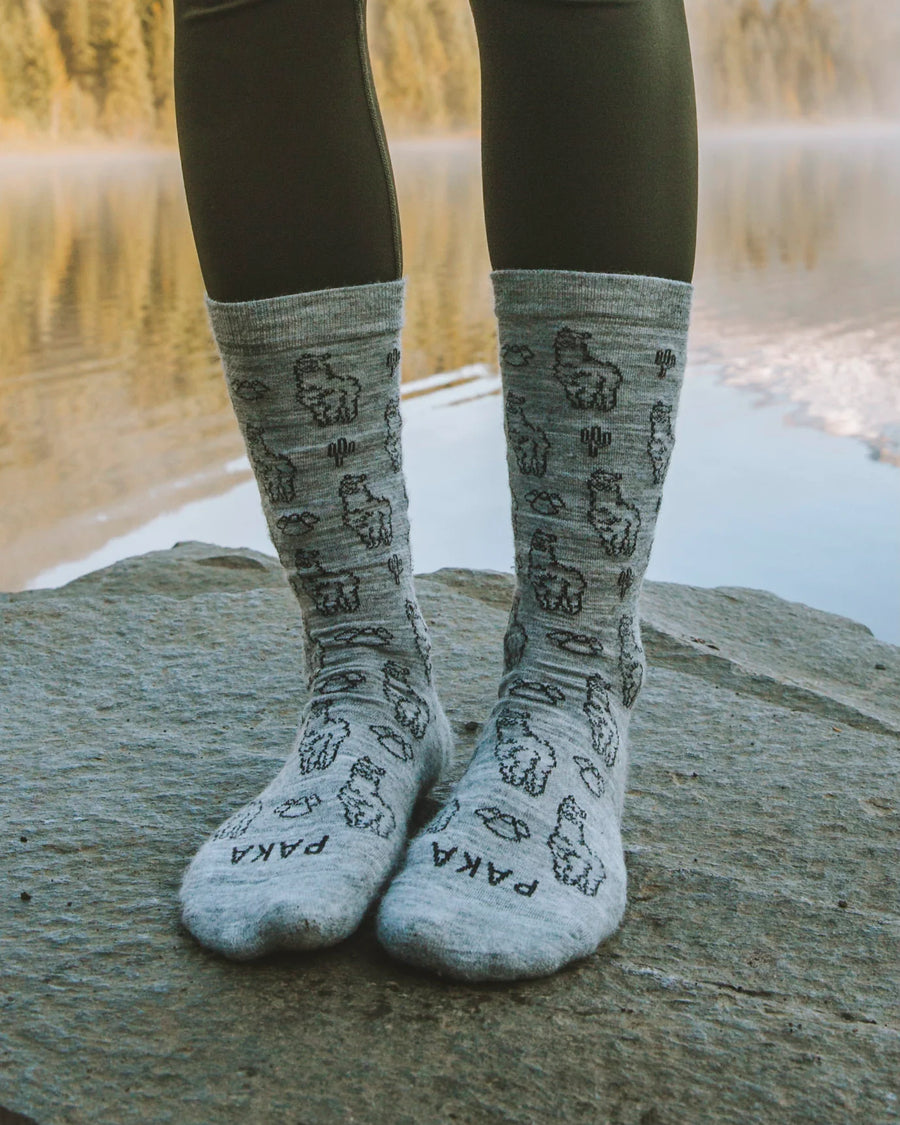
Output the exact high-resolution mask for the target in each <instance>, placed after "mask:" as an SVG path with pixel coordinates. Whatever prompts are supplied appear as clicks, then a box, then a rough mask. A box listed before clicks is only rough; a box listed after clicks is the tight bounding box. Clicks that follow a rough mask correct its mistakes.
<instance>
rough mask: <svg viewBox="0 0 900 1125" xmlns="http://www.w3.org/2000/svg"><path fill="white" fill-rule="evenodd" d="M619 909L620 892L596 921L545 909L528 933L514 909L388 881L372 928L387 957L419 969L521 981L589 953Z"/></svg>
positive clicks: (465, 977) (616, 921)
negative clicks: (500, 909)
mask: <svg viewBox="0 0 900 1125" xmlns="http://www.w3.org/2000/svg"><path fill="white" fill-rule="evenodd" d="M624 908H625V900H624V893H623V894H622V896H621V905H619V904H618V903H611V904H610V910H609V911H606V912H604V917H603V920H602V924H601V925H599V926H598V925H592V926H587V925H584V924H583V923H581V922H578V921H575V920H574V919H571V918H566V917H565V915H564V914H561V915H560V916H559V917H558V918H552V917H546V916H545V917H542V918H541V919H540V923H539V925H537V926H535V927H534V930H533V935H529V934H528V928H529V927H528V926H527V924H525V923H523V921H522V920H521V919H517V918H516V917H515V915H514V914H510V913H507V912H497V911H495V910H493V909H482V908H481V904H479V903H478V902H477V901H474V900H472V899H468V898H459V899H457V898H454V897H452V896H450V895H442V896H441V897H440V899H436V898H434V896H433V894H428V893H427V892H424V889H423V888H422V887H416V888H415V889H413V888H412V887H411V886H406V887H396V888H395V887H392V888H390V889H389V890H388V892H387V894H386V895H385V896H384V898H383V899H382V902H381V905H380V908H379V911H378V918H377V925H376V935H377V938H378V941H379V942H380V944H381V945H382V946H383V947H384V948H385V949H386V950H387V951H388V952H389V953H390V954H391V955H392V956H394V957H396V958H397V959H398V960H400V961H405V962H406V963H407V964H410V965H415V966H416V967H418V968H423V969H429V970H431V971H433V972H436V973H439V974H442V975H446V976H450V977H455V978H457V979H460V980H466V981H486V980H493V981H502V980H521V979H526V978H530V977H542V976H549V975H551V974H552V973H555V972H557V971H558V970H559V969H561V968H562V967H563V966H564V965H567V964H569V963H570V962H572V961H577V960H579V959H581V958H583V957H587V956H589V955H590V954H591V953H593V952H594V951H595V950H596V948H597V946H598V944H599V943H600V942H601V941H602V940H604V938H606V937H608V936H609V935H610V934H611V933H613V932H614V931H615V930H616V929H617V928H618V925H619V923H620V921H621V919H622V915H623V913H624Z"/></svg>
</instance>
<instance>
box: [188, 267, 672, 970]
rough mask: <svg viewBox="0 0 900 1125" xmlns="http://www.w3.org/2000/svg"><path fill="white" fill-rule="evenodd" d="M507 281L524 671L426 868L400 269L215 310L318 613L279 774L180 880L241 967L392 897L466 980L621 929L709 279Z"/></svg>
mask: <svg viewBox="0 0 900 1125" xmlns="http://www.w3.org/2000/svg"><path fill="white" fill-rule="evenodd" d="M491 279H492V282H493V286H494V295H495V308H496V312H497V318H498V325H499V336H500V365H501V373H502V378H503V390H504V406H505V427H506V438H507V454H508V464H509V473H510V486H511V493H512V504H513V528H514V536H515V546H516V560H515V561H516V577H517V587H516V594H515V597H514V601H513V607H512V611H511V615H510V621H509V627H508V629H507V633H506V638H505V643H504V654H505V671H504V676H503V679H502V681H501V684H500V690H499V698H498V701H497V703H496V705H495V707H494V708H493V710H492V712H491V714H490V716H489V717H488V718H487V721H486V722H485V724H484V727H483V734H482V737H481V740H480V742H479V744H478V746H477V748H476V751H475V754H474V757H473V759H472V762H471V763H470V764H469V767H468V768H467V770H466V773H465V774H464V776H463V777H462V779H461V780H460V781H459V782H458V783H457V785H456V786H455V787H454V790H453V792H452V794H451V795H450V798H449V800H448V801H447V803H446V804H445V805H444V807H443V808H442V809H441V811H440V812H439V813H438V815H437V816H436V817H435V818H434V819H433V820H432V821H431V823H430V824H429V825H427V826H426V827H425V829H424V830H423V831H422V832H421V833H419V835H418V836H417V837H416V838H415V839H414V840H412V842H411V843H410V844H409V847H408V850H407V851H406V852H405V855H404V848H405V847H406V844H407V825H408V821H409V817H410V814H411V811H412V807H413V804H414V802H415V800H416V798H417V796H419V794H420V793H422V792H424V791H425V790H426V789H427V788H428V787H429V786H430V785H431V784H433V782H434V781H435V780H436V778H437V777H438V776H439V774H440V772H441V770H442V769H443V768H444V766H445V764H446V762H447V760H448V755H449V753H450V748H451V735H450V731H449V727H448V724H447V721H446V718H445V717H444V713H443V711H442V709H441V705H440V702H439V701H438V698H437V695H436V693H435V690H434V683H433V679H432V669H431V661H430V646H429V641H428V633H427V628H426V626H425V623H424V621H423V619H422V616H421V613H420V611H419V608H418V604H417V601H416V596H415V590H414V585H413V581H412V567H411V561H410V554H409V529H408V522H407V501H406V491H405V488H404V483H403V475H402V464H401V450H400V415H399V379H400V331H401V328H402V323H403V305H404V295H405V280H403V279H401V280H399V281H395V282H377V283H373V284H371V285H362V286H353V287H348V288H345V289H330V290H321V291H318V292H315V293H300V294H293V295H289V296H285V297H274V298H266V299H262V300H258V301H247V302H235V303H228V302H216V301H213V300H211V299H209V298H207V309H208V313H209V317H210V324H211V327H212V330H213V335H214V338H215V341H216V344H217V347H218V349H219V353H220V356H221V359H222V363H223V367H224V370H225V375H226V379H227V381H228V386H229V390H230V393H231V397H232V402H233V404H234V407H235V412H236V414H237V417H238V421H239V423H240V426H241V430H242V433H243V435H244V438H245V441H246V443H247V449H248V453H249V456H250V459H251V463H252V465H253V468H254V471H255V473H256V477H257V481H258V483H259V486H260V494H261V496H262V499H263V507H264V510H265V513H266V517H267V521H268V526H269V530H270V534H271V536H272V539H273V542H274V544H275V546H276V549H277V551H278V554H279V558H280V560H281V562H282V564H283V566H284V568H285V570H286V572H287V576H288V580H289V581H290V584H291V586H292V588H293V590H294V592H295V594H296V595H297V598H298V600H299V602H300V609H301V615H302V620H303V628H304V635H305V639H304V644H305V651H306V659H307V666H308V673H309V688H310V696H309V702H308V703H307V704H306V707H305V709H304V711H303V714H302V715H301V720H300V724H299V728H298V733H297V738H296V741H295V746H294V748H293V749H292V751H291V754H290V755H289V757H288V760H287V761H286V763H285V765H284V767H283V768H282V770H281V771H280V773H279V774H278V775H277V777H276V778H275V779H274V780H273V781H272V782H271V783H270V784H269V785H268V786H267V787H266V789H265V790H263V792H262V793H260V794H259V795H258V796H257V797H255V798H253V800H251V801H250V802H248V803H247V804H245V805H244V806H243V807H242V808H241V809H239V810H238V812H236V813H234V814H233V815H232V816H231V817H229V819H228V820H226V821H225V822H224V824H222V825H221V826H220V827H219V828H218V829H217V830H216V831H215V832H214V833H213V835H212V837H211V838H210V839H209V840H208V841H207V842H206V843H205V844H204V845H203V846H202V847H201V849H200V851H199V852H198V853H197V855H196V856H195V857H194V860H193V862H192V863H191V865H190V867H189V869H188V871H187V873H186V875H185V878H184V882H183V885H182V889H181V900H182V907H183V919H184V922H185V924H186V925H187V927H188V928H189V929H190V930H191V931H192V932H193V933H194V935H195V936H196V937H197V938H198V939H199V940H200V941H201V942H202V943H203V944H205V945H207V946H208V947H210V948H212V949H215V950H218V951H219V952H222V953H224V954H226V955H228V956H231V957H235V958H250V957H255V956H258V955H259V954H262V953H265V952H268V951H270V950H274V949H311V948H316V947H319V946H324V945H329V944H333V943H334V942H336V941H339V940H340V939H341V938H343V937H345V936H347V935H348V934H349V933H351V932H352V931H353V930H354V929H355V928H356V927H357V926H358V925H359V922H360V920H361V918H362V916H363V914H364V913H365V911H366V909H367V908H368V906H369V905H370V904H371V903H372V902H373V901H374V900H375V899H376V898H378V896H379V895H380V894H381V892H382V891H383V889H384V887H385V886H386V885H387V884H388V883H390V885H389V886H388V889H387V891H386V893H385V894H384V895H383V898H382V899H381V902H380V906H379V911H378V921H377V933H378V937H379V940H380V941H381V943H382V944H383V945H384V946H385V948H386V949H388V951H389V952H391V953H393V954H394V955H395V956H397V957H399V958H401V959H402V960H405V961H408V962H410V963H413V964H416V965H420V966H423V967H426V968H429V969H432V970H435V971H437V972H439V973H446V974H448V975H452V976H455V977H459V978H462V979H469V980H484V979H496V980H499V979H513V978H518V977H530V976H540V975H544V974H547V973H551V972H553V971H555V970H556V969H558V968H560V967H561V966H562V965H564V964H566V963H567V962H569V961H572V960H575V959H577V958H580V957H584V956H586V955H587V954H589V953H591V952H593V950H594V949H595V948H596V946H597V945H598V943H599V942H600V941H602V940H603V939H604V938H605V937H607V936H608V935H609V934H610V933H612V932H613V931H614V930H615V929H616V927H617V926H618V925H619V923H620V921H621V918H622V914H623V912H624V908H625V901H626V872H625V864H624V855H623V849H622V841H621V835H620V826H621V820H622V811H623V801H624V794H625V789H626V783H627V768H628V757H627V735H628V722H629V717H630V712H631V708H632V707H633V705H634V703H635V700H636V698H637V695H638V692H639V691H640V687H641V682H642V678H643V674H644V657H643V651H642V648H641V642H640V630H639V597H640V590H641V585H642V581H643V576H644V572H645V569H646V566H647V560H648V557H649V553H650V547H651V544H652V540H653V532H654V527H655V522H656V515H657V511H658V509H659V503H660V497H661V491H662V485H663V481H664V479H665V475H666V470H667V467H668V462H669V457H670V455H671V449H672V443H673V433H674V430H673V427H674V421H675V413H676V410H677V403H678V396H679V390H680V386H681V381H682V375H683V371H684V358H685V346H686V337H687V328H688V319H689V314H690V302H691V294H692V287H691V286H690V285H689V284H687V283H684V282H678V281H670V280H667V279H661V278H649V277H636V276H626V275H616V274H602V273H582V272H576V271H567V270H499V271H494V272H493V273H492V275H491ZM398 869H399V870H398ZM392 876H393V880H392V881H391V879H392Z"/></svg>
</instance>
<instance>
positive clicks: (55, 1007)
mask: <svg viewBox="0 0 900 1125" xmlns="http://www.w3.org/2000/svg"><path fill="white" fill-rule="evenodd" d="M418 585H419V589H420V593H421V597H422V603H423V609H424V611H425V615H426V617H427V618H428V620H429V622H430V624H431V627H432V632H433V637H434V646H435V652H434V662H435V669H436V675H437V677H438V680H439V687H440V689H441V691H442V694H443V697H444V699H445V703H446V707H447V710H448V714H449V715H450V718H451V720H452V722H453V726H454V729H455V731H456V734H457V737H458V742H459V745H458V754H457V760H456V762H455V763H454V768H453V771H452V772H453V775H457V774H458V773H459V772H460V771H461V770H462V769H463V768H464V766H465V761H466V760H467V756H468V754H470V753H471V749H472V747H473V745H474V742H475V739H476V738H477V735H478V731H479V729H480V725H481V723H482V722H483V720H484V718H485V717H486V715H487V713H488V711H489V709H490V706H491V704H492V702H493V700H494V698H495V697H496V684H497V677H498V675H499V672H500V665H501V648H502V634H503V629H504V627H505V624H506V617H507V611H508V606H509V600H510V597H511V593H512V579H511V578H510V576H508V575H502V574H488V573H484V572H477V571H459V570H456V571H447V570H445V571H439V572H438V573H436V574H433V575H427V576H423V577H421V578H420V579H419V580H418ZM643 629H644V636H645V642H646V646H647V650H648V657H649V660H650V669H649V672H648V676H647V681H646V687H645V690H644V692H643V694H642V697H641V700H640V702H639V704H638V708H637V711H636V714H635V718H634V722H633V724H632V766H631V773H630V789H629V797H628V803H627V805H626V817H625V824H624V834H625V841H626V851H627V862H628V874H629V906H628V910H627V912H626V915H625V920H624V924H623V927H622V929H621V930H620V931H619V932H618V933H617V934H616V935H615V936H614V937H613V938H612V939H611V940H610V941H608V942H607V943H605V944H604V945H603V946H601V948H600V950H599V951H598V952H597V953H596V954H595V955H594V956H592V957H590V958H587V959H586V960H585V961H583V962H581V963H579V964H578V965H576V966H573V967H571V968H570V969H569V970H567V971H565V972H563V973H561V974H559V975H558V976H556V977H552V978H548V979H545V980H540V981H533V982H523V983H518V984H512V985H496V986H489V985H478V986H471V985H462V984H456V983H453V982H447V981H443V980H440V979H439V978H436V977H432V976H428V975H425V974H420V973H416V972H413V971H410V970H407V969H405V968H404V967H402V966H401V965H399V964H396V963H394V962H392V961H391V960H390V959H388V958H387V956H386V955H384V954H383V953H382V952H381V951H380V949H379V947H378V946H377V944H376V943H375V942H374V939H373V936H372V925H371V919H368V920H367V921H366V922H365V923H364V924H363V926H362V928H361V929H360V931H359V932H358V933H357V934H356V935H355V936H354V937H353V938H351V939H350V940H349V941H347V942H345V943H343V944H342V945H339V946H337V947H335V948H333V949H330V950H324V951H321V952H320V953H317V954H313V955H306V956H286V955H285V956H275V957H269V958H266V959H265V960H263V961H261V962H258V963H254V964H249V965H248V964H240V965H238V964H233V963H231V962H228V961H226V960H224V959H222V958H220V957H217V956H215V955H213V954H210V953H207V952H206V951H205V950H203V949H202V948H201V947H199V946H198V945H197V944H196V943H195V942H194V941H193V940H192V939H191V938H190V936H189V935H188V934H186V933H185V932H184V931H183V930H181V928H180V926H179V922H178V910H177V901H176V893H177V888H178V884H179V881H180V877H181V873H182V870H183V868H184V866H185V864H186V863H187V861H188V859H189V858H190V856H191V855H192V854H193V851H194V850H195V848H196V847H197V845H198V844H199V843H200V841H201V840H202V839H203V837H204V835H205V834H206V833H207V832H208V831H210V830H211V829H212V828H213V827H215V826H216V825H217V824H218V823H219V822H220V820H221V819H222V818H223V817H224V816H225V815H226V814H227V813H228V812H230V811H232V810H233V809H234V808H236V807H237V806H238V805H239V804H240V803H241V802H243V801H244V800H246V799H248V798H249V797H251V796H252V795H253V794H254V793H256V792H257V791H258V790H259V789H260V788H261V787H262V786H263V785H264V784H265V783H266V782H267V781H268V780H269V778H270V777H271V775H272V773H273V772H274V770H275V769H276V768H277V767H278V766H279V765H280V764H281V762H282V761H283V759H284V757H285V755H286V753H287V751H288V748H289V745H290V740H291V737H292V735H293V732H294V725H295V721H296V716H297V713H298V712H299V710H300V707H301V706H302V703H303V699H304V689H303V677H302V660H301V652H300V644H301V642H300V636H301V633H300V629H299V617H298V613H297V609H296V604H295V602H294V601H293V597H292V595H291V594H290V591H289V590H288V588H287V586H286V583H285V582H284V579H283V576H282V574H281V571H280V569H279V567H278V565H277V563H276V561H275V560H274V559H271V558H268V557H267V556H265V555H260V554H257V553H255V552H252V551H230V550H226V549H224V548H218V547H212V546H208V545H204V544H195V543H192V544H181V545H179V546H178V547H176V548H175V549H173V550H172V551H164V552H155V553H153V554H151V555H147V556H143V557H140V558H136V559H128V560H125V561H124V562H121V563H118V564H116V565H115V566H113V567H110V568H107V569H106V570H104V571H99V572H96V573H95V574H92V575H87V576H85V577H84V578H81V579H78V580H77V581H76V582H74V583H71V584H70V585H69V586H66V587H63V588H62V589H59V590H44V591H35V592H32V593H25V594H13V595H8V596H5V597H3V598H0V702H2V710H0V831H2V847H3V854H4V858H5V862H4V864H3V865H2V873H0V1107H3V1108H2V1109H0V1122H3V1121H5V1120H7V1119H9V1120H11V1121H19V1120H22V1119H25V1120H29V1119H30V1120H32V1121H33V1122H37V1123H38V1125H76V1123H77V1125H82V1123H84V1125H87V1123H91V1125H130V1123H132V1122H134V1123H138V1122H140V1123H141V1125H145V1123H156V1122H160V1123H163V1122H173V1123H178V1125H213V1123H215V1125H220V1123H222V1125H231V1123H232V1122H234V1123H235V1125H237V1123H241V1125H245V1123H247V1122H253V1123H254V1125H269V1123H271V1125H276V1123H277V1125H338V1123H340V1125H344V1123H348V1125H349V1123H353V1122H358V1123H364V1125H381V1123H385V1125H388V1123H390V1125H407V1123H408V1125H413V1123H415V1125H432V1123H434V1125H445V1123H446V1125H450V1123H457V1125H459V1123H478V1125H480V1123H482V1122H484V1123H488V1122H490V1123H494V1122H498V1123H510V1125H534V1123H543V1122H578V1123H582V1122H583V1123H585V1125H588V1123H590V1125H605V1123H610V1125H680V1123H682V1122H684V1123H686V1125H687V1123H691V1125H705V1123H707V1122H709V1123H720V1122H726V1123H727V1122H742V1123H743V1122H773V1121H778V1122H792V1123H793V1122H816V1123H832V1122H833V1123H835V1125H837V1123H842V1125H843V1123H847V1122H865V1123H866V1125H869V1123H871V1125H881V1123H887V1122H896V1121H898V1120H900V1106H898V1097H900V1088H898V1074H900V1027H898V1024H900V1019H898V1003H897V995H898V983H900V981H898V975H900V974H898V966H900V920H898V893H897V891H898V888H897V849H898V843H900V811H898V810H900V800H898V784H897V748H898V747H897V743H898V739H897V736H896V730H897V727H898V723H897V692H896V684H897V682H898V676H900V650H898V649H896V648H893V647H892V646H890V645H884V644H882V643H881V642H878V641H875V640H874V638H872V636H871V634H870V633H868V631H867V630H865V629H864V628H863V627H862V626H860V625H857V624H855V623H853V622H848V621H846V620H845V619H842V618H837V617H834V616H831V615H828V614H822V613H819V612H818V611H814V610H810V609H808V608H806V607H803V606H798V605H796V604H793V603H788V602H784V601H782V600H780V599H777V598H774V597H773V596H772V595H769V594H765V593H763V592H760V591H748V590H738V589H729V590H700V589H693V588H689V587H681V586H672V585H667V584H652V583H650V584H648V586H647V588H646V596H645V600H644V625H643ZM876 664H878V665H882V666H883V667H881V668H878V669H876V668H875V667H874V665H876ZM435 799H436V798H435V797H432V798H431V799H430V801H427V802H423V805H422V808H421V810H420V814H419V818H420V819H421V818H422V817H424V816H426V815H428V812H429V809H431V808H433V807H434V801H435ZM4 1113H5V1114H6V1117H4V1116H3V1114H4Z"/></svg>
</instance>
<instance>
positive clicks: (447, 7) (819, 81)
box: [0, 0, 900, 143]
mask: <svg viewBox="0 0 900 1125" xmlns="http://www.w3.org/2000/svg"><path fill="white" fill-rule="evenodd" d="M687 9H688V16H689V20H690V24H691V34H692V40H693V48H694V58H695V70H696V74H697V87H698V101H699V105H700V111H701V115H702V116H703V117H704V118H709V119H715V120H725V121H727V120H736V119H737V120H740V119H750V118H763V119H769V120H771V119H783V118H803V117H824V116H826V115H828V116H833V115H835V114H843V113H857V114H858V113H867V114H891V113H894V114H895V113H896V111H897V106H898V93H900V83H898V79H897V77H896V58H897V56H898V53H900V32H898V20H897V18H896V16H894V18H891V16H890V12H885V11H884V10H883V6H882V5H880V4H879V0H844V2H843V3H841V4H840V5H838V4H837V3H835V2H834V0H687ZM0 26H2V28H3V35H2V36H0V136H4V135H5V136H7V137H9V136H16V135H22V136H28V135H35V134H38V135H46V136H48V137H52V138H66V139H68V140H90V139H98V138H100V137H109V138H115V139H119V138H123V139H124V138H127V139H131V140H136V139H139V140H151V141H162V142H164V143H173V142H174V140H175V110H174V104H173V92H172V62H173V45H174V16H173V0H0ZM367 27H368V36H369V50H370V54H371V58H372V69H373V74H374V76H375V83H376V87H377V91H378V98H379V102H380V105H381V110H382V114H383V117H384V120H385V124H386V126H387V128H388V130H389V132H391V133H392V134H393V135H395V136H399V135H411V134H423V133H430V132H449V131H464V132H465V131H475V130H477V129H478V126H479V120H480V109H479V105H480V83H479V63H478V44H477V40H476V37H475V28H474V23H473V21H472V16H471V12H470V10H469V6H468V4H467V3H465V2H464V0H368V10H367Z"/></svg>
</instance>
